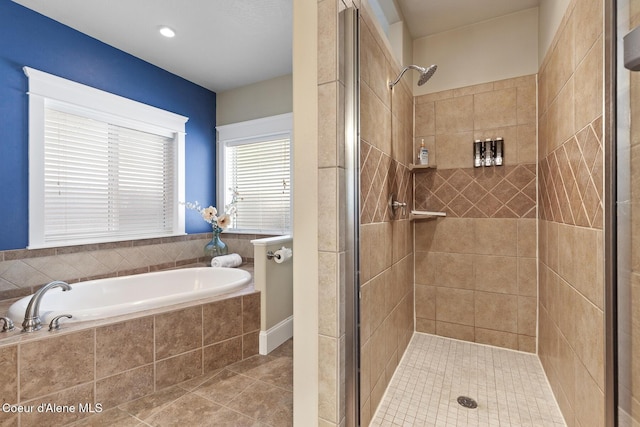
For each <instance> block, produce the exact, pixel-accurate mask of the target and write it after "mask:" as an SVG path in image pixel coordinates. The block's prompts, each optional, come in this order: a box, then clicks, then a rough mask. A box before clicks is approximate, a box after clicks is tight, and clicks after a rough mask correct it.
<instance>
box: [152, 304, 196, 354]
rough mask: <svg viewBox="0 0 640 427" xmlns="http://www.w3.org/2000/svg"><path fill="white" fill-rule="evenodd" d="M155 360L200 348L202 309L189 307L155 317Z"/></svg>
mask: <svg viewBox="0 0 640 427" xmlns="http://www.w3.org/2000/svg"><path fill="white" fill-rule="evenodd" d="M155 339H156V360H160V359H165V358H167V357H171V356H176V355H178V354H181V353H184V352H187V351H189V350H194V349H196V348H199V347H201V346H202V308H201V307H200V306H196V307H189V308H185V309H182V310H176V311H171V312H169V313H162V314H158V315H156V316H155Z"/></svg>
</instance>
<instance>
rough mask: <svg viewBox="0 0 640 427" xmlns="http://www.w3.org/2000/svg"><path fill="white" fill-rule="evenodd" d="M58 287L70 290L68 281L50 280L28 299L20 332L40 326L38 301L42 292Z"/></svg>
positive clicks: (40, 299)
mask: <svg viewBox="0 0 640 427" xmlns="http://www.w3.org/2000/svg"><path fill="white" fill-rule="evenodd" d="M57 287H60V288H62V290H63V291H70V290H71V286H69V284H68V283H66V282H63V281H61V280H56V281H54V282H51V283H49V284H47V285H45V286H43V287H42V288H40V290H38V292H36V293H35V294H33V296H32V297H31V300H30V301H29V305H27V310H26V311H25V313H24V322H22V332H34V331H37V330H38V329H40V328H42V321H41V320H40V301H42V297H43V296H44V294H45V293H46V292H47V291H48V290H49V289H53V288H57Z"/></svg>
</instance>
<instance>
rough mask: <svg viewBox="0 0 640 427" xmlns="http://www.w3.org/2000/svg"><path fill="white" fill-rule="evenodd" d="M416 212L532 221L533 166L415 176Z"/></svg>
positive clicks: (438, 172)
mask: <svg viewBox="0 0 640 427" xmlns="http://www.w3.org/2000/svg"><path fill="white" fill-rule="evenodd" d="M415 181H416V184H415V185H416V191H415V200H416V205H415V206H416V209H419V210H430V211H443V212H446V213H447V215H448V216H451V217H457V218H487V217H489V218H531V217H534V216H535V208H536V166H535V165H534V164H523V165H517V166H504V167H492V168H486V169H484V168H468V169H447V170H432V171H431V170H430V171H427V172H422V173H419V174H416V176H415Z"/></svg>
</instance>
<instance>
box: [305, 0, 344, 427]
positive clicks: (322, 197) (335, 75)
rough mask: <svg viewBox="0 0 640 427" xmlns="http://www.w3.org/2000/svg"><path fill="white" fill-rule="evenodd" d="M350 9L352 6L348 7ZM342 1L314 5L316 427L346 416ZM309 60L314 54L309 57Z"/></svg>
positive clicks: (335, 422) (325, 0) (321, 2)
mask: <svg viewBox="0 0 640 427" xmlns="http://www.w3.org/2000/svg"><path fill="white" fill-rule="evenodd" d="M348 3H351V2H348ZM343 8H344V3H343V2H342V1H336V0H321V1H318V52H317V55H318V57H317V59H318V82H317V83H318V152H317V158H318V164H317V166H318V218H317V219H318V230H317V233H318V234H317V236H318V272H319V278H318V417H319V419H318V424H319V425H322V426H338V425H340V424H341V422H342V423H343V422H344V419H345V416H346V415H345V414H346V404H345V402H346V397H345V395H346V382H345V381H346V378H345V370H344V368H345V364H346V359H345V357H346V356H345V351H346V349H345V345H346V332H345V331H346V329H345V289H346V266H345V262H346V258H347V252H346V227H345V225H346V193H345V128H344V111H345V110H344V108H345V106H344V102H345V82H344V61H343V57H342V55H343V49H342V43H343V42H344V40H343V37H344V34H343V30H344V26H343V25H342V23H341V19H340V16H339V15H340V12H341V10H342V9H343ZM309 54H313V52H309Z"/></svg>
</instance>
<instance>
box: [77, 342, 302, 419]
mask: <svg viewBox="0 0 640 427" xmlns="http://www.w3.org/2000/svg"><path fill="white" fill-rule="evenodd" d="M71 425H72V426H74V427H80V426H82V427H89V426H90V427H100V426H105V427H106V426H108V427H129V426H136V427H138V426H139V427H143V426H152V427H164V426H180V427H182V426H198V427H204V426H215V427H225V426H228V427H243V426H252V427H254V426H255V427H269V426H271V427H286V426H291V425H293V341H292V340H289V341H287V342H286V343H284V344H282V345H281V346H280V347H278V348H277V349H275V350H274V351H272V352H271V353H270V354H269V355H268V356H260V355H257V356H253V357H250V358H248V359H245V360H243V361H241V362H238V363H235V364H233V365H230V366H228V367H226V368H225V369H222V370H219V371H217V372H214V373H211V374H209V375H205V376H202V377H198V378H195V379H192V380H190V381H187V382H185V383H182V384H178V385H176V386H173V387H169V388H166V389H163V390H160V391H158V392H156V393H154V394H152V395H149V396H146V397H143V398H141V399H138V400H135V401H133V402H128V403H125V404H122V405H120V406H118V407H117V408H113V409H110V410H108V411H105V412H102V413H100V414H97V415H93V416H91V417H88V418H85V419H83V420H81V421H78V422H76V423H74V424H71Z"/></svg>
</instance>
